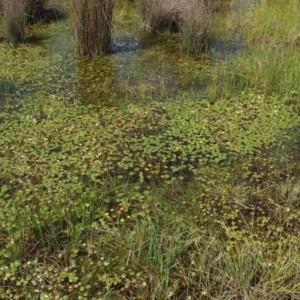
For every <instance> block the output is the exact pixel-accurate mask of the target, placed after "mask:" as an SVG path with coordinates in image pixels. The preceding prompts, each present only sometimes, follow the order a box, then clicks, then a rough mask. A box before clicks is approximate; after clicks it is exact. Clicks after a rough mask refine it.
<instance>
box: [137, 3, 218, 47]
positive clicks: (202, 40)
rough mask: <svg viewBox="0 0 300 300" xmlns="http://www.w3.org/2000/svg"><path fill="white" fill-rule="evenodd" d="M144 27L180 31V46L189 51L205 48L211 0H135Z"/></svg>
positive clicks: (155, 30)
mask: <svg viewBox="0 0 300 300" xmlns="http://www.w3.org/2000/svg"><path fill="white" fill-rule="evenodd" d="M137 1H138V6H139V10H140V14H141V16H142V18H143V22H144V30H145V31H146V32H151V33H160V34H161V33H163V32H165V31H166V30H168V31H171V32H174V31H175V32H181V46H182V48H183V49H185V50H187V51H188V52H201V51H203V50H205V48H207V47H206V45H207V38H208V35H209V29H210V18H211V15H212V12H213V9H214V8H213V5H212V3H213V2H214V1H213V0H137Z"/></svg>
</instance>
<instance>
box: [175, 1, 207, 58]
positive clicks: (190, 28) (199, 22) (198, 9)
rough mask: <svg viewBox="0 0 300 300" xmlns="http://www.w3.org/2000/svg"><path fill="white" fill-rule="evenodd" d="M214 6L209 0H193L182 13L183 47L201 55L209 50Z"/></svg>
mask: <svg viewBox="0 0 300 300" xmlns="http://www.w3.org/2000/svg"><path fill="white" fill-rule="evenodd" d="M212 12H213V6H212V5H211V3H210V2H209V1H207V0H191V1H188V2H187V3H186V5H185V9H184V10H183V11H182V14H181V16H182V22H181V23H180V31H181V47H182V49H184V50H186V51H187V52H194V53H199V52H202V51H205V50H207V49H208V40H209V32H210V24H211V17H212Z"/></svg>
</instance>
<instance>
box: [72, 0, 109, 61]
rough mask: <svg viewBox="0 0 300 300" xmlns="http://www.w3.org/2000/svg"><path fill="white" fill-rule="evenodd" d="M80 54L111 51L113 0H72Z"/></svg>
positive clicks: (96, 53)
mask: <svg viewBox="0 0 300 300" xmlns="http://www.w3.org/2000/svg"><path fill="white" fill-rule="evenodd" d="M70 1H71V14H72V17H73V23H74V31H75V46H76V49H77V53H78V54H79V55H90V56H95V55H99V56H104V55H106V54H109V53H111V31H112V10H113V0H70Z"/></svg>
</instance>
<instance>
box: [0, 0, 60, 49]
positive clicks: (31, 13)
mask: <svg viewBox="0 0 300 300" xmlns="http://www.w3.org/2000/svg"><path fill="white" fill-rule="evenodd" d="M0 11H3V16H4V29H5V32H6V37H7V39H8V40H9V41H11V42H12V43H13V44H17V43H22V42H24V40H25V37H24V31H25V25H26V24H33V23H36V22H39V21H43V22H49V21H52V20H57V19H61V18H64V17H65V13H64V12H63V10H62V9H61V8H59V7H58V6H56V5H55V4H53V3H50V2H49V1H47V0H2V1H0Z"/></svg>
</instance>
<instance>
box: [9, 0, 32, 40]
mask: <svg viewBox="0 0 300 300" xmlns="http://www.w3.org/2000/svg"><path fill="white" fill-rule="evenodd" d="M26 2H27V1H26V0H3V15H4V28H5V32H6V37H7V39H8V40H9V41H10V42H12V43H13V44H17V43H22V42H23V41H24V28H25V21H26Z"/></svg>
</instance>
